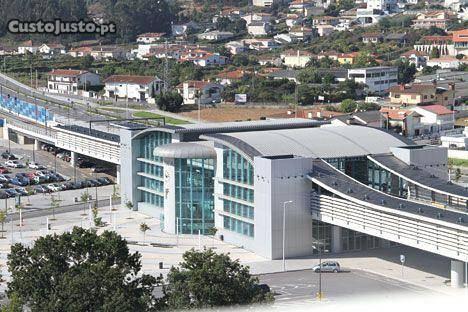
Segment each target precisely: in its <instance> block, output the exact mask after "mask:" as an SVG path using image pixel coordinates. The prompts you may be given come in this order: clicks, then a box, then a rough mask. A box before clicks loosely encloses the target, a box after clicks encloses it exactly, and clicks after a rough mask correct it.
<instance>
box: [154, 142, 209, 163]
mask: <svg viewBox="0 0 468 312" xmlns="http://www.w3.org/2000/svg"><path fill="white" fill-rule="evenodd" d="M153 153H154V155H155V156H159V157H164V158H192V159H201V158H211V159H216V151H215V149H214V148H213V146H212V143H211V142H179V143H171V144H166V145H161V146H158V147H156V148H155V149H154V152H153Z"/></svg>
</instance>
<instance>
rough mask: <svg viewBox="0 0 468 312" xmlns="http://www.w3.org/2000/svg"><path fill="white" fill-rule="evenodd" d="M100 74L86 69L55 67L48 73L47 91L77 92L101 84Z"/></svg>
mask: <svg viewBox="0 0 468 312" xmlns="http://www.w3.org/2000/svg"><path fill="white" fill-rule="evenodd" d="M99 85H100V78H99V75H97V74H95V73H91V72H89V71H86V70H75V69H54V70H52V71H51V72H49V73H48V74H47V91H48V92H50V93H60V94H75V95H77V94H78V93H79V90H85V91H86V90H88V89H89V88H90V87H94V86H99Z"/></svg>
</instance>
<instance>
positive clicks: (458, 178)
mask: <svg viewBox="0 0 468 312" xmlns="http://www.w3.org/2000/svg"><path fill="white" fill-rule="evenodd" d="M461 176H462V174H461V170H460V168H457V169H455V181H457V182H458V180H460V178H461Z"/></svg>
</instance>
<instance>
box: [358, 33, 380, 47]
mask: <svg viewBox="0 0 468 312" xmlns="http://www.w3.org/2000/svg"><path fill="white" fill-rule="evenodd" d="M382 41H383V35H382V33H380V32H372V33H365V34H362V42H363V43H366V44H367V43H379V42H382Z"/></svg>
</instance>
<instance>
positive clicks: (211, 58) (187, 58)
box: [179, 49, 228, 67]
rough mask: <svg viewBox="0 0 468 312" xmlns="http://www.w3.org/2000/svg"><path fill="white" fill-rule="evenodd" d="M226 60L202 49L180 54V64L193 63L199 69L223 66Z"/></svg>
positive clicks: (217, 54) (224, 57)
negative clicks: (199, 67)
mask: <svg viewBox="0 0 468 312" xmlns="http://www.w3.org/2000/svg"><path fill="white" fill-rule="evenodd" d="M227 60H228V58H227V57H226V56H223V55H220V54H219V53H213V52H208V51H206V50H203V49H194V50H188V51H186V52H182V53H181V55H180V60H179V61H180V62H193V63H194V64H195V65H198V66H201V67H207V66H219V65H225V64H226V63H227Z"/></svg>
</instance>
